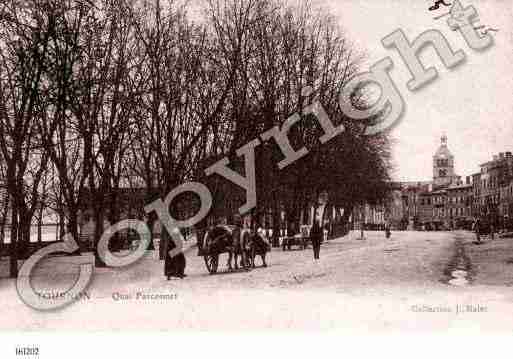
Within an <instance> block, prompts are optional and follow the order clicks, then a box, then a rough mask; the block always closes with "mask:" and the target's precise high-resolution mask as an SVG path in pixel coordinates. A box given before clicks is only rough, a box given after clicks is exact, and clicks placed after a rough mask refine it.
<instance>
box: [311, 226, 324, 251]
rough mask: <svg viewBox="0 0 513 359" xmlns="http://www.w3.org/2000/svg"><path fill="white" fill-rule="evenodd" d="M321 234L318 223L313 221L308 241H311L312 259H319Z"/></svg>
mask: <svg viewBox="0 0 513 359" xmlns="http://www.w3.org/2000/svg"><path fill="white" fill-rule="evenodd" d="M322 234H323V233H322V228H321V226H320V224H319V221H318V220H317V219H314V222H313V225H312V229H311V231H310V239H311V240H312V247H313V252H314V259H320V258H319V254H320V251H321V241H322Z"/></svg>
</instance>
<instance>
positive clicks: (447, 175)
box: [433, 135, 457, 187]
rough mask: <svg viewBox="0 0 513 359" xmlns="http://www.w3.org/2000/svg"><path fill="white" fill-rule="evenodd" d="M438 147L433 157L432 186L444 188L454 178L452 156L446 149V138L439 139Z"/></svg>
mask: <svg viewBox="0 0 513 359" xmlns="http://www.w3.org/2000/svg"><path fill="white" fill-rule="evenodd" d="M440 142H441V144H440V147H439V148H438V150H437V151H436V153H435V155H434V156H433V186H434V187H444V186H448V185H450V184H451V183H452V182H453V180H454V179H455V178H457V176H456V174H455V173H454V156H453V155H452V153H451V151H449V149H448V148H447V136H446V135H443V136H442V137H441V139H440Z"/></svg>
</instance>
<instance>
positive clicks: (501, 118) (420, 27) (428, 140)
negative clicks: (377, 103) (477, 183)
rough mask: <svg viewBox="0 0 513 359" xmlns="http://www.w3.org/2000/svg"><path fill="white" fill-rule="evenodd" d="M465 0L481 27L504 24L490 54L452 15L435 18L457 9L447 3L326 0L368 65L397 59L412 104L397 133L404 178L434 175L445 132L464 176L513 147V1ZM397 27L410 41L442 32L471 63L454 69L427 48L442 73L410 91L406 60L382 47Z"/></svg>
mask: <svg viewBox="0 0 513 359" xmlns="http://www.w3.org/2000/svg"><path fill="white" fill-rule="evenodd" d="M319 1H320V0H319ZM451 1H452V0H446V2H449V3H450V2H451ZM460 2H461V4H462V5H463V6H464V7H465V6H467V5H474V7H475V8H476V10H477V11H478V14H479V19H480V21H479V23H478V24H479V25H488V26H490V27H493V28H498V29H499V32H497V33H492V34H493V36H494V38H495V43H494V45H493V46H492V47H490V48H489V49H488V50H486V51H485V52H482V53H478V52H475V51H473V50H471V49H470V48H468V46H467V45H466V43H465V41H464V40H463V37H462V36H461V35H460V33H459V32H457V31H451V30H450V29H449V28H448V26H447V24H446V22H445V19H446V18H443V19H441V20H434V19H433V17H434V16H436V15H439V14H443V13H445V12H448V10H449V9H450V8H445V7H443V6H441V7H440V9H439V10H436V11H428V8H429V7H430V6H431V5H433V3H434V0H324V1H322V4H324V6H326V7H328V8H329V9H330V11H332V12H333V14H334V15H337V16H338V17H339V19H340V22H341V25H342V26H343V28H344V29H345V30H346V33H347V35H348V36H349V38H350V39H351V40H353V41H354V42H355V43H356V44H357V46H358V47H359V48H360V49H363V50H364V51H365V52H366V53H367V55H368V59H367V61H366V63H365V65H364V67H363V69H362V70H365V71H367V70H368V67H369V65H372V64H373V63H374V62H377V61H379V60H381V59H382V58H383V57H386V56H390V57H391V58H392V60H393V61H394V69H393V70H392V72H391V76H392V78H393V79H394V81H395V83H396V85H397V87H398V89H399V91H400V92H401V94H402V96H403V98H404V101H405V102H406V106H407V107H406V113H405V116H404V117H403V118H402V120H401V123H400V124H399V125H398V126H397V127H396V128H395V129H394V130H393V131H392V136H393V138H394V139H395V140H396V145H395V149H394V162H395V165H396V167H397V170H396V173H395V174H394V177H395V179H397V180H426V179H430V178H431V177H432V156H433V154H434V152H435V151H436V149H437V148H438V146H439V144H440V137H441V135H442V133H444V132H445V133H446V134H447V137H448V139H449V141H448V144H449V149H450V150H451V151H452V153H453V155H454V156H455V163H456V172H457V173H458V174H459V175H462V176H465V175H470V174H472V173H474V172H477V171H478V170H479V164H480V163H483V162H485V161H487V160H488V159H489V158H491V156H492V155H493V154H496V153H498V152H505V151H513V141H512V140H513V1H512V0H461V1H460ZM398 28H401V29H403V31H404V32H405V34H406V36H407V37H408V39H409V40H410V41H411V40H413V39H414V38H415V37H417V36H418V35H419V34H421V33H422V32H424V31H426V30H428V29H437V30H440V31H442V32H443V33H444V35H445V36H446V38H447V40H448V41H449V43H450V44H451V46H452V48H453V50H454V51H456V50H460V49H461V50H463V51H464V52H465V54H466V62H465V63H464V64H462V65H460V66H459V67H457V69H455V70H453V71H449V70H447V69H446V68H445V67H444V66H443V64H442V63H441V61H440V60H438V57H437V56H436V54H435V52H434V50H432V49H431V48H426V49H425V50H424V52H423V53H422V56H421V58H422V59H423V62H424V64H425V65H426V66H433V65H434V66H435V67H436V68H437V70H438V73H439V76H438V78H437V79H436V80H435V81H434V82H432V83H431V84H429V85H426V86H425V87H424V88H423V89H421V90H419V91H417V92H410V91H409V90H408V89H407V87H406V82H407V81H408V80H409V78H410V74H409V72H408V70H407V68H406V66H405V65H404V63H403V61H402V59H401V58H400V57H399V55H398V54H397V52H395V51H393V50H387V49H385V48H384V47H383V46H382V45H381V39H382V38H383V37H385V36H386V35H388V34H389V33H391V32H393V31H394V30H396V29H398Z"/></svg>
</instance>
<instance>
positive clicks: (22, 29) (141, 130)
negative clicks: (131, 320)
mask: <svg viewBox="0 0 513 359" xmlns="http://www.w3.org/2000/svg"><path fill="white" fill-rule="evenodd" d="M359 60H360V59H359V57H358V56H357V54H355V52H354V49H353V48H352V46H351V44H350V42H349V41H348V39H347V38H346V37H345V36H344V34H343V33H342V32H341V30H340V28H339V25H338V23H337V19H335V18H333V17H331V16H330V15H328V14H327V13H326V12H325V11H323V10H319V9H316V8H314V7H312V5H311V4H310V3H309V2H308V1H299V2H298V3H295V4H294V5H290V4H288V3H287V2H286V1H284V0H204V1H202V2H201V3H200V4H198V3H195V4H193V5H190V4H189V3H186V2H181V1H179V0H168V1H164V0H151V1H150V0H140V1H132V0H5V1H3V2H2V4H0V159H1V160H2V163H1V164H0V171H2V172H1V173H0V174H1V179H2V182H3V183H4V184H5V186H6V189H7V192H8V194H9V196H8V197H9V199H10V201H11V208H12V211H11V214H10V216H11V219H10V223H11V230H10V236H11V274H12V275H13V276H16V275H17V265H16V260H17V259H18V256H19V252H20V251H19V249H20V248H23V246H24V245H25V244H26V243H28V241H29V240H30V227H31V224H32V223H33V221H34V219H35V218H41V217H42V212H40V213H39V214H40V215H39V216H38V211H42V208H43V207H45V206H46V207H50V208H53V209H54V210H55V211H56V212H57V213H58V214H59V216H60V218H63V221H64V218H65V222H66V224H67V228H66V230H67V231H68V232H69V233H71V234H72V235H73V236H74V237H75V238H77V237H78V222H79V217H80V211H81V210H83V209H84V206H89V207H90V208H92V209H93V211H92V213H94V217H95V218H94V219H95V223H96V229H95V238H96V240H98V238H99V236H100V235H101V233H102V231H103V228H102V227H103V223H104V219H105V216H106V214H107V213H108V216H109V218H108V219H109V220H110V221H111V222H112V221H116V220H118V219H119V216H120V213H119V211H120V209H119V208H118V207H119V206H117V205H116V203H117V200H116V196H117V195H118V193H119V189H120V188H121V187H127V186H131V187H134V188H136V187H140V188H144V189H145V191H146V196H147V199H150V198H154V197H155V195H160V196H165V195H166V194H167V193H168V192H169V191H170V190H171V189H172V188H174V187H176V186H177V185H179V184H180V183H182V182H184V181H187V180H199V179H201V177H202V174H201V173H202V172H201V170H202V169H203V168H204V166H205V165H206V164H208V163H212V161H213V160H216V159H219V158H220V157H221V156H224V155H228V156H229V157H231V158H232V159H233V160H236V156H235V150H236V149H237V148H239V147H240V146H242V145H244V144H245V143H246V142H247V141H250V140H252V139H254V138H256V137H257V136H258V135H259V134H261V133H262V132H264V131H265V130H267V129H269V128H271V127H273V126H275V125H279V124H282V123H283V122H284V121H285V120H286V119H287V118H288V117H289V116H291V115H292V114H294V113H298V114H299V115H300V116H301V118H302V121H301V122H300V123H298V124H297V125H296V126H295V127H294V129H293V130H292V132H291V136H292V143H293V144H294V145H295V146H297V147H296V148H298V147H301V146H303V145H306V146H307V147H308V148H309V149H310V150H311V153H310V155H309V156H308V157H307V158H306V159H305V161H301V162H300V163H298V164H297V165H296V164H295V165H294V166H291V167H290V168H288V169H287V170H286V171H285V172H283V171H282V172H280V171H279V170H278V169H277V166H276V163H277V162H279V161H280V160H281V159H282V158H281V157H280V156H281V155H280V153H279V151H278V149H277V146H276V145H275V144H274V143H273V142H268V143H265V144H263V145H262V146H260V147H259V148H258V150H257V159H258V160H257V174H258V178H257V184H258V201H259V202H258V211H257V212H259V211H260V210H261V209H265V208H270V207H272V208H277V207H278V206H280V205H283V204H284V203H285V204H286V206H288V207H290V212H291V213H297V211H298V209H299V208H300V207H301V206H302V205H304V204H305V202H306V201H310V200H311V198H312V197H313V194H316V193H317V192H318V191H319V190H320V189H321V188H328V189H330V190H337V193H336V194H335V195H334V197H333V198H334V199H335V200H337V201H339V202H340V203H343V205H344V206H346V207H348V208H349V207H351V206H352V205H354V203H355V202H356V201H360V200H361V198H363V197H369V193H370V192H368V191H366V189H371V190H372V191H375V193H374V194H373V195H372V196H371V197H373V198H374V197H375V198H376V199H379V198H382V197H383V194H382V193H381V192H379V191H381V188H382V187H383V183H385V181H386V180H387V179H388V157H389V151H388V143H387V141H386V137H385V136H377V137H373V138H369V137H365V136H363V135H362V133H363V130H364V127H365V123H361V122H360V123H358V124H355V123H353V122H351V121H348V119H346V118H345V117H344V116H343V114H342V113H340V110H339V108H338V95H339V94H340V91H341V89H342V88H343V86H344V84H346V83H347V82H348V81H349V79H350V78H351V77H352V76H354V75H355V74H356V72H357V71H358V62H359ZM306 86H310V87H312V88H313V89H314V91H313V93H312V94H311V95H308V96H304V94H303V93H302V90H303V89H304V88H305V87H306ZM315 99H317V100H319V101H320V102H321V103H322V104H323V105H324V106H325V107H326V109H327V111H328V112H329V115H330V117H331V118H332V120H333V121H334V122H335V123H337V124H341V123H345V124H346V128H347V131H346V132H345V133H344V134H343V135H341V136H340V137H338V138H337V139H336V140H333V141H332V142H330V143H329V145H321V144H320V143H319V141H318V137H319V134H320V129H319V126H318V124H317V122H316V121H314V120H313V119H312V118H311V117H312V116H313V115H312V114H308V113H306V112H303V109H304V108H305V107H306V106H307V105H309V104H310V103H311V102H312V101H314V100H315ZM376 168H378V170H376ZM325 171H329V172H330V174H331V175H332V177H331V178H330V177H329V176H328V177H327V176H326V173H325ZM323 173H324V174H323ZM320 177H322V178H323V180H314V179H315V178H320ZM220 181H223V179H218V182H220ZM358 181H364V182H365V181H366V182H365V183H367V184H368V185H367V186H366V187H365V186H364V185H361V186H359V185H356V183H360V182H358ZM346 182H347V183H348V186H344V184H345V183H346ZM349 185H350V186H349ZM351 186H352V187H351ZM214 192H215V191H214ZM378 192H379V193H378ZM217 194H218V199H220V200H222V198H221V197H222V196H223V194H222V193H217ZM277 199H280V201H281V202H280V201H278V200H277ZM284 199H287V200H286V201H285V200H284ZM84 203H87V204H86V205H85V204H84ZM275 213H277V211H275ZM154 220H155V219H154V218H150V220H149V222H150V225H151V226H153V222H154ZM98 261H99V259H98ZM99 264H101V263H99Z"/></svg>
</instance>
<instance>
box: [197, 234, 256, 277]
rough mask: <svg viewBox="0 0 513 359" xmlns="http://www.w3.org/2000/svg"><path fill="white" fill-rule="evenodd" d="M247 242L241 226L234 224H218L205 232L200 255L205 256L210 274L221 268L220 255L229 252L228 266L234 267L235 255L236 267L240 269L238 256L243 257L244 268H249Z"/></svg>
mask: <svg viewBox="0 0 513 359" xmlns="http://www.w3.org/2000/svg"><path fill="white" fill-rule="evenodd" d="M246 246H247V244H246V243H245V241H244V238H243V236H242V235H241V229H240V227H237V226H233V225H218V226H215V227H213V228H212V229H210V230H209V231H207V232H206V233H205V236H204V238H203V241H202V243H201V246H200V247H199V248H200V250H199V255H200V256H203V259H204V261H205V266H206V267H207V270H208V272H209V273H210V274H215V273H217V270H218V268H219V256H220V255H221V254H224V253H227V254H228V255H229V259H228V267H229V269H230V270H231V269H232V264H231V263H232V257H235V269H238V260H237V258H238V256H239V255H240V256H241V258H242V261H241V265H242V267H243V268H244V269H247V268H249V263H248V260H247V258H246V253H247V248H246Z"/></svg>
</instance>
